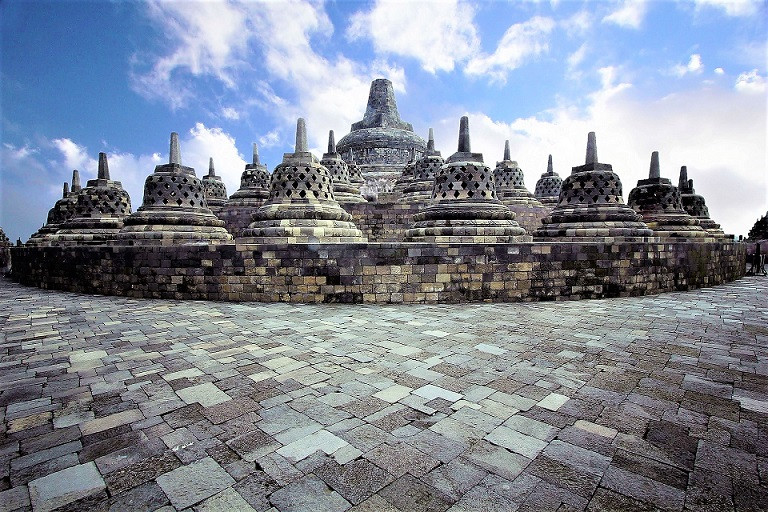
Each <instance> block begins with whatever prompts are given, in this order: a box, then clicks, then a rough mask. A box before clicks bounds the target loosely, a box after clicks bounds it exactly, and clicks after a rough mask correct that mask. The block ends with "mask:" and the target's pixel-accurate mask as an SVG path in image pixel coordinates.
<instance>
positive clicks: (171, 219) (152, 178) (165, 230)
mask: <svg viewBox="0 0 768 512" xmlns="http://www.w3.org/2000/svg"><path fill="white" fill-rule="evenodd" d="M231 239H232V236H231V235H230V234H229V233H228V232H227V230H226V229H224V222H223V221H221V220H219V219H217V218H216V216H215V215H214V214H213V213H212V212H211V210H210V208H208V203H207V202H206V200H205V192H204V191H203V182H202V181H200V180H199V179H198V178H197V176H196V175H195V170H194V169H193V168H192V167H186V166H184V165H182V164H181V151H180V149H179V136H178V134H177V133H175V132H174V133H171V149H170V157H169V159H168V163H167V164H163V165H158V166H156V167H155V171H154V172H153V173H152V174H150V175H149V176H147V179H146V181H145V182H144V202H143V204H142V205H141V206H140V207H139V209H138V210H136V212H134V213H133V214H132V215H130V216H129V217H127V218H126V219H125V226H124V227H123V229H121V230H120V233H119V235H118V241H119V242H121V243H127V244H131V245H134V244H135V245H140V244H148V245H176V244H187V243H217V242H225V241H227V240H231Z"/></svg>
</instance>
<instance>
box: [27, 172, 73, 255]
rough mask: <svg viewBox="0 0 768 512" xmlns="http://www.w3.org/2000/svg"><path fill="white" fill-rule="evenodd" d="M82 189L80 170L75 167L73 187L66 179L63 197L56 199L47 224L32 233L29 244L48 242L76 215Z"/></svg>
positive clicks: (44, 243) (49, 212)
mask: <svg viewBox="0 0 768 512" xmlns="http://www.w3.org/2000/svg"><path fill="white" fill-rule="evenodd" d="M80 190H82V187H81V186H80V172H79V171H78V170H77V169H75V170H74V171H72V189H70V188H69V184H68V183H67V182H66V181H65V182H64V190H63V192H62V195H61V199H59V200H58V201H56V203H55V204H54V205H53V208H51V209H50V210H48V217H47V218H46V221H45V224H44V225H43V226H42V227H41V228H40V229H38V230H37V231H36V232H35V233H33V234H32V236H31V237H30V238H29V240H27V245H46V244H48V242H49V240H50V236H51V235H52V234H54V233H56V232H57V231H58V230H59V229H61V226H62V224H64V223H65V222H66V221H68V220H69V219H70V218H72V215H74V213H75V205H76V204H77V194H79V193H80Z"/></svg>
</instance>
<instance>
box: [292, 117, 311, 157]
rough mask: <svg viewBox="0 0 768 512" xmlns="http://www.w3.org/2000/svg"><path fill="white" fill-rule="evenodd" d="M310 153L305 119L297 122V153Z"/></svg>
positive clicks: (301, 118)
mask: <svg viewBox="0 0 768 512" xmlns="http://www.w3.org/2000/svg"><path fill="white" fill-rule="evenodd" d="M308 151H309V145H308V144H307V123H306V121H304V118H303V117H300V118H299V119H298V120H297V121H296V150H295V152H296V153H306V152H308Z"/></svg>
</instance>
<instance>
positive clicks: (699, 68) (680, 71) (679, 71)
mask: <svg viewBox="0 0 768 512" xmlns="http://www.w3.org/2000/svg"><path fill="white" fill-rule="evenodd" d="M703 71H704V65H703V64H702V62H701V55H699V54H698V53H694V54H693V55H691V57H690V59H688V64H686V65H682V64H678V65H676V66H675V67H674V68H672V73H674V74H675V75H677V76H685V75H687V74H688V73H692V74H697V75H698V74H701V73H702V72H703ZM721 71H722V69H721Z"/></svg>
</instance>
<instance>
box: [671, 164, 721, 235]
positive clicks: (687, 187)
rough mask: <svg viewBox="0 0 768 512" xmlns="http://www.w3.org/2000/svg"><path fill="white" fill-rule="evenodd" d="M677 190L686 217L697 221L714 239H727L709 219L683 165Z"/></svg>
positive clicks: (717, 225) (715, 223)
mask: <svg viewBox="0 0 768 512" xmlns="http://www.w3.org/2000/svg"><path fill="white" fill-rule="evenodd" d="M677 188H678V189H679V190H680V199H681V200H682V203H683V208H684V209H685V211H686V212H688V215H690V216H691V217H695V218H697V219H699V224H700V225H701V227H702V228H704V229H705V230H706V231H707V232H708V233H709V234H710V235H712V236H714V237H715V238H728V237H727V235H726V234H725V233H724V232H723V230H722V229H721V228H720V224H718V223H717V222H715V221H714V220H712V219H711V218H710V216H709V208H707V203H706V201H704V198H703V197H702V196H700V195H698V194H697V193H696V190H695V189H694V188H693V179H690V180H689V179H688V167H687V166H685V165H684V166H682V167H680V178H679V180H678V183H677Z"/></svg>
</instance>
